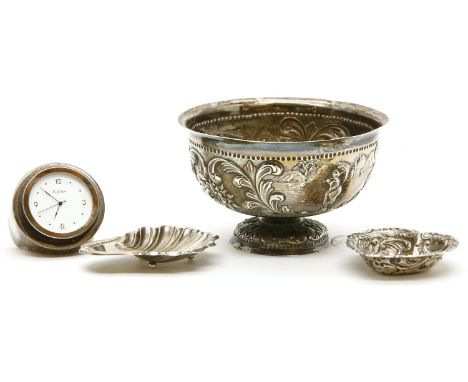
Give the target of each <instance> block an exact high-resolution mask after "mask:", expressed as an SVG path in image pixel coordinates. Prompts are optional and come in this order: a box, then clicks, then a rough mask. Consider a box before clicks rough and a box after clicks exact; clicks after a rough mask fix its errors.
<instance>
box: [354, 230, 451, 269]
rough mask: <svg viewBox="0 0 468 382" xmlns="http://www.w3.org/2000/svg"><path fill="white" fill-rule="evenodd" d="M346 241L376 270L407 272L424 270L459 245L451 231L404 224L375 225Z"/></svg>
mask: <svg viewBox="0 0 468 382" xmlns="http://www.w3.org/2000/svg"><path fill="white" fill-rule="evenodd" d="M346 245H347V246H348V247H349V248H351V249H354V250H355V251H356V252H357V253H359V254H360V255H361V257H362V258H363V259H364V261H365V262H366V263H367V264H368V265H369V266H370V267H371V268H372V269H373V270H374V271H376V272H379V273H383V274H387V275H404V274H411V273H418V272H423V271H426V270H428V269H429V268H431V267H432V266H434V265H435V264H437V262H438V261H439V260H440V259H442V255H443V254H444V253H445V252H448V251H451V250H452V249H454V248H456V247H457V246H458V241H457V240H456V239H455V238H454V237H452V236H449V235H442V234H438V233H432V232H428V233H420V232H418V231H414V230H409V229H401V228H383V229H371V230H368V231H365V232H361V233H354V234H351V235H348V237H347V239H346Z"/></svg>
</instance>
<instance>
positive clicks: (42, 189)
mask: <svg viewBox="0 0 468 382" xmlns="http://www.w3.org/2000/svg"><path fill="white" fill-rule="evenodd" d="M40 189H41V190H42V191H44V192H45V193H46V194H47V195H49V196H50V197H51V198H52V199H54V200H55V201H56V202H57V203H60V202H59V201H58V200H57V199H55V198H54V197H53V196H52V195H51V194H49V193H48V192H47V191H46V190H44V189H43V188H42V187H40Z"/></svg>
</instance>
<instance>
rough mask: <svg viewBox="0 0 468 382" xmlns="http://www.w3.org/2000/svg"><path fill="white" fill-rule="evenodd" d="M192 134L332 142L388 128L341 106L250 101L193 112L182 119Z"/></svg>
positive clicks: (379, 118)
mask: <svg viewBox="0 0 468 382" xmlns="http://www.w3.org/2000/svg"><path fill="white" fill-rule="evenodd" d="M180 121H181V123H182V124H183V125H184V126H186V127H187V128H189V129H190V130H192V131H194V132H198V133H202V134H208V135H212V136H217V137H224V138H234V139H241V140H248V141H259V142H307V141H328V140H333V139H340V138H346V137H351V136H356V135H361V134H365V133H368V132H371V131H373V130H375V129H378V128H379V127H380V126H382V125H383V124H385V122H386V121H387V118H386V116H385V115H384V114H382V113H380V112H377V111H375V110H373V109H370V108H367V107H364V106H360V105H356V104H349V103H343V102H334V101H325V100H312V99H302V100H301V99H297V100H292V99H252V100H233V101H225V102H218V103H215V104H208V105H202V106H198V107H195V108H193V109H190V110H188V111H187V112H185V113H184V114H182V115H181V117H180Z"/></svg>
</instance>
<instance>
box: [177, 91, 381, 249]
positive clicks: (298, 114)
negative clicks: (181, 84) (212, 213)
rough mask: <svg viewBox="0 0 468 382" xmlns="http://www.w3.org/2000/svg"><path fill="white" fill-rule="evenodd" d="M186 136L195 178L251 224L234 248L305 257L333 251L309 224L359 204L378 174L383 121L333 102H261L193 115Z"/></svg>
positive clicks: (240, 229) (205, 108)
mask: <svg viewBox="0 0 468 382" xmlns="http://www.w3.org/2000/svg"><path fill="white" fill-rule="evenodd" d="M179 121H180V123H181V124H182V125H183V126H185V127H186V128H187V129H188V130H189V144H190V156H191V160H192V169H193V172H194V173H195V176H196V178H197V180H198V182H199V183H200V185H201V186H202V188H203V190H204V191H205V192H206V193H208V195H209V196H210V197H211V198H212V199H214V200H216V201H217V202H219V203H221V204H223V205H224V206H225V207H227V208H229V209H231V210H234V211H237V212H241V213H243V214H246V215H251V216H253V217H252V218H250V219H247V220H245V221H244V222H242V223H240V224H239V225H238V226H237V228H236V229H235V231H234V237H233V239H232V243H233V245H234V246H235V247H236V248H239V249H243V250H246V251H250V252H255V253H262V254H269V255H290V254H303V253H309V252H315V251H319V250H321V249H323V248H325V247H326V246H327V245H328V233H327V228H326V227H325V226H324V225H323V224H322V223H319V222H317V221H315V220H310V219H306V217H307V216H313V215H318V214H323V213H325V212H328V211H330V210H332V209H335V208H338V207H341V206H343V205H345V204H346V203H348V202H350V201H351V200H353V199H354V198H355V197H356V195H357V194H358V193H359V191H361V189H362V188H363V187H364V185H365V184H366V182H367V180H368V178H369V175H370V173H371V171H372V168H373V167H374V162H375V151H376V148H377V136H378V133H379V129H380V127H381V126H383V125H384V124H385V123H386V122H387V117H386V116H385V115H384V114H382V113H380V112H378V111H376V110H373V109H370V108H367V107H364V106H360V105H356V104H350V103H344V102H335V101H326V100H319V99H293V98H260V99H258V98H256V99H241V100H231V101H224V102H217V103H212V104H206V105H201V106H197V107H194V108H192V109H190V110H188V111H186V112H185V113H183V114H182V115H181V116H180V117H179Z"/></svg>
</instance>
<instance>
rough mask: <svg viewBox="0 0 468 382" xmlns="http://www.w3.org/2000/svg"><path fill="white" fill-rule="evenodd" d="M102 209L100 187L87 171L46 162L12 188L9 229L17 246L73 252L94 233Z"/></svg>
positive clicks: (102, 213)
mask: <svg viewBox="0 0 468 382" xmlns="http://www.w3.org/2000/svg"><path fill="white" fill-rule="evenodd" d="M104 209H105V207H104V198H103V195H102V192H101V189H100V188H99V186H98V184H97V183H96V181H95V180H94V179H93V178H92V177H91V176H90V175H89V174H88V173H86V172H85V171H83V170H81V169H79V168H77V167H75V166H71V165H68V164H63V163H51V164H46V165H43V166H41V167H38V168H36V169H34V170H32V171H31V172H29V173H28V174H27V175H26V176H25V177H24V178H23V179H22V180H21V181H20V183H19V185H18V187H17V188H16V191H15V194H14V197H13V213H12V218H11V220H10V232H11V235H12V238H13V241H14V242H15V244H16V245H17V246H18V247H20V248H23V249H27V250H31V251H35V252H42V253H47V254H60V253H73V252H77V251H78V249H79V248H80V246H81V245H82V244H83V243H85V242H87V241H89V240H90V239H91V238H92V237H93V235H94V234H95V233H96V231H97V230H98V228H99V227H100V225H101V223H102V220H103V218H104Z"/></svg>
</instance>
